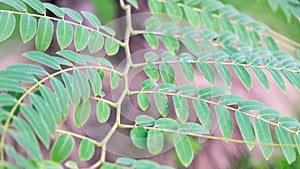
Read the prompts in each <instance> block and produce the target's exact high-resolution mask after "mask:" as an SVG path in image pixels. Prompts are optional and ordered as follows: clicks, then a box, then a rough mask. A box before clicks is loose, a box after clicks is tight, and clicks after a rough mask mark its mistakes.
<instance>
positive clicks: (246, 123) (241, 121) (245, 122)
mask: <svg viewBox="0 0 300 169" xmlns="http://www.w3.org/2000/svg"><path fill="white" fill-rule="evenodd" d="M235 118H236V121H237V124H238V126H239V129H240V132H241V134H242V137H243V139H244V140H245V141H247V142H255V134H254V129H253V127H252V124H251V121H250V119H249V117H248V116H247V115H246V114H244V113H241V112H239V111H236V112H235ZM247 146H248V148H249V150H252V148H253V147H254V144H249V143H248V144H247Z"/></svg>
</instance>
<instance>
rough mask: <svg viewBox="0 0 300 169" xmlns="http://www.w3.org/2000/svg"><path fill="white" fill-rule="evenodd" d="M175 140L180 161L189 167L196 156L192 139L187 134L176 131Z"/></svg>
mask: <svg viewBox="0 0 300 169" xmlns="http://www.w3.org/2000/svg"><path fill="white" fill-rule="evenodd" d="M173 142H174V146H175V151H176V154H177V156H178V158H179V161H180V162H181V163H182V164H183V165H184V166H185V167H188V166H189V165H190V164H191V163H192V161H193V158H194V151H193V148H192V145H191V142H190V140H189V139H188V137H187V136H186V135H183V134H179V133H175V134H174V136H173Z"/></svg>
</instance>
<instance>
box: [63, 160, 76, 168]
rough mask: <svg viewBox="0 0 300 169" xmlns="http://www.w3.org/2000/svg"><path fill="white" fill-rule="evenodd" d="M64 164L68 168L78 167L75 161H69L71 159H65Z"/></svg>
mask: <svg viewBox="0 0 300 169" xmlns="http://www.w3.org/2000/svg"><path fill="white" fill-rule="evenodd" d="M65 166H66V167H68V168H70V169H78V168H79V167H78V164H77V163H76V162H75V161H71V160H69V161H67V162H66V163H65Z"/></svg>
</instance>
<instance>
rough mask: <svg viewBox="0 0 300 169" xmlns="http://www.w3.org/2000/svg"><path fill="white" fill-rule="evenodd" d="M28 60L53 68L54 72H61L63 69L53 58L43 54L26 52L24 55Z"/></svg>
mask: <svg viewBox="0 0 300 169" xmlns="http://www.w3.org/2000/svg"><path fill="white" fill-rule="evenodd" d="M23 55H24V56H25V57H26V58H28V59H30V60H33V61H36V62H39V63H41V64H43V65H45V66H48V67H51V68H52V69H54V70H59V69H61V67H60V66H59V64H58V63H57V62H56V60H55V59H53V58H52V57H51V56H49V55H47V54H45V53H42V52H36V51H31V52H26V53H24V54H23Z"/></svg>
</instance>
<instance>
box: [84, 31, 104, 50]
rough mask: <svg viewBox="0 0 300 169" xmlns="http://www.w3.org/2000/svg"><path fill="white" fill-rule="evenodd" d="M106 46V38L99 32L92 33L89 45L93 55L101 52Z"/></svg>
mask: <svg viewBox="0 0 300 169" xmlns="http://www.w3.org/2000/svg"><path fill="white" fill-rule="evenodd" d="M103 45H104V37H103V36H102V35H101V34H100V33H99V32H98V31H92V32H91V36H90V40H89V43H88V48H89V51H90V52H91V53H92V54H93V53H96V52H98V51H100V50H101V49H102V48H103Z"/></svg>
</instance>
